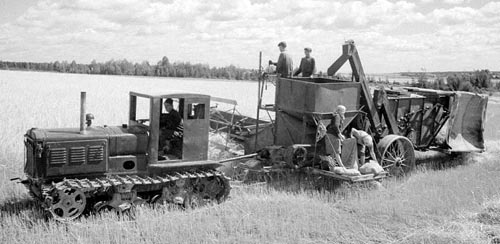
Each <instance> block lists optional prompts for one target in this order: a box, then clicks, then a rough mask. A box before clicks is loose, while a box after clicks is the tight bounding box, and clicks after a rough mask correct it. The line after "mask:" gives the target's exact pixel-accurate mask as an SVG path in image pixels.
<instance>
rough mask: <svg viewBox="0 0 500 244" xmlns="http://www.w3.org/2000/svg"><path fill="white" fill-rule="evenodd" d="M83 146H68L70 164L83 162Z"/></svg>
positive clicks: (84, 154)
mask: <svg viewBox="0 0 500 244" xmlns="http://www.w3.org/2000/svg"><path fill="white" fill-rule="evenodd" d="M85 151H86V148H85V147H70V149H69V155H70V158H69V162H70V163H72V164H83V163H85V159H86V153H85Z"/></svg>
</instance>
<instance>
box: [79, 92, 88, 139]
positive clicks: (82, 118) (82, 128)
mask: <svg viewBox="0 0 500 244" xmlns="http://www.w3.org/2000/svg"><path fill="white" fill-rule="evenodd" d="M86 107H87V92H81V93H80V134H82V135H85V134H86V133H87V131H86V130H85V110H86Z"/></svg>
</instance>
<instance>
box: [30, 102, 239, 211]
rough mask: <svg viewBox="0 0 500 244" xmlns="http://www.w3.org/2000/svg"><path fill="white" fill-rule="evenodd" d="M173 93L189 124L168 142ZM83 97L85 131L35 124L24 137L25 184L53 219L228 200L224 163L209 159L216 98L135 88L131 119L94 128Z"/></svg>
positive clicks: (187, 206) (131, 105)
mask: <svg viewBox="0 0 500 244" xmlns="http://www.w3.org/2000/svg"><path fill="white" fill-rule="evenodd" d="M167 98H170V99H173V101H175V102H174V108H175V109H177V110H178V111H179V115H180V116H181V118H182V127H183V128H181V129H180V130H178V131H177V133H175V135H176V136H175V137H172V138H169V139H168V140H166V141H162V140H163V138H164V136H163V135H162V133H163V130H162V129H161V128H160V125H161V123H162V122H161V120H162V118H163V116H164V114H166V111H165V108H163V107H164V106H163V104H164V101H165V100H166V99H167ZM81 99H82V103H81V111H80V112H81V114H80V129H78V128H64V129H38V128H32V129H30V130H28V131H27V133H26V135H25V140H24V143H25V151H26V162H25V168H24V172H25V174H26V179H23V180H21V183H23V184H24V185H25V186H26V187H27V188H28V190H29V192H30V193H31V194H32V196H33V197H34V198H35V199H36V200H38V201H40V202H42V204H43V206H44V207H45V208H46V209H47V210H48V211H49V212H50V213H51V214H52V216H53V217H54V218H55V219H58V220H72V219H75V218H78V217H79V216H81V215H82V214H83V213H85V212H96V211H102V210H108V211H116V212H123V211H126V210H128V209H131V208H133V207H134V206H137V205H140V204H144V203H146V202H149V203H154V204H163V203H167V204H174V205H181V206H183V207H186V208H191V207H197V206H201V205H205V204H209V203H220V202H223V201H224V200H225V199H226V198H227V197H228V195H229V192H230V186H229V182H228V178H226V177H225V176H224V174H223V173H221V172H219V171H217V170H216V168H217V167H218V166H219V163H217V162H213V161H209V160H207V155H208V152H207V150H208V134H209V133H208V130H209V116H208V115H209V109H210V100H211V97H210V96H208V95H201V94H193V93H171V94H160V95H152V94H143V93H137V92H130V109H129V122H128V124H123V125H121V126H92V125H91V119H92V118H93V116H92V115H91V114H85V110H86V106H85V100H86V93H84V92H82V94H81ZM213 99H216V98H213ZM138 102H143V104H147V105H146V106H144V108H143V107H141V106H138ZM148 106H149V109H148ZM139 114H146V115H145V117H144V118H142V117H139ZM85 118H87V119H88V120H87V125H85ZM159 145H165V147H161V148H160V146H159Z"/></svg>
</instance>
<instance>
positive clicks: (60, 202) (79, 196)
mask: <svg viewBox="0 0 500 244" xmlns="http://www.w3.org/2000/svg"><path fill="white" fill-rule="evenodd" d="M46 202H47V203H48V210H49V212H50V213H51V214H52V216H53V217H54V219H56V220H59V221H68V220H73V219H76V218H78V217H80V216H81V215H82V213H83V211H84V210H85V206H86V205H87V198H86V197H85V194H84V193H83V192H81V191H80V190H77V189H73V188H67V189H63V190H57V191H55V192H54V193H53V194H52V196H51V197H49V198H47V200H46Z"/></svg>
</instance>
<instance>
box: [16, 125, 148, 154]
mask: <svg viewBox="0 0 500 244" xmlns="http://www.w3.org/2000/svg"><path fill="white" fill-rule="evenodd" d="M26 137H28V138H30V139H31V140H33V141H34V142H36V143H40V144H42V146H43V145H45V144H46V143H48V142H57V143H64V142H77V141H92V140H102V139H105V140H106V141H107V145H108V152H109V156H115V155H128V154H145V153H146V151H147V145H148V132H147V129H146V128H144V127H139V126H132V127H128V128H127V127H125V126H104V127H102V126H93V127H88V128H86V133H85V134H81V133H80V129H79V128H56V129H39V128H32V129H30V130H28V131H27V132H26Z"/></svg>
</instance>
